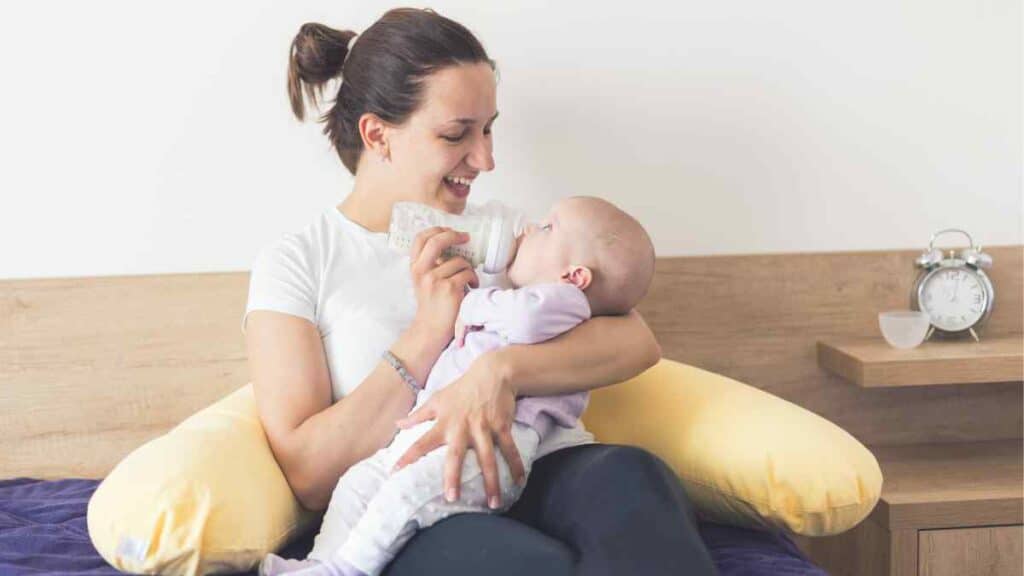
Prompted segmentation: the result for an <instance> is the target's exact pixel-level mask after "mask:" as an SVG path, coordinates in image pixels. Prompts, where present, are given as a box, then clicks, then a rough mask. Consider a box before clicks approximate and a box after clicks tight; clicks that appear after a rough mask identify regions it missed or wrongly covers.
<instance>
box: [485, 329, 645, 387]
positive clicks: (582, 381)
mask: <svg viewBox="0 0 1024 576" xmlns="http://www.w3.org/2000/svg"><path fill="white" fill-rule="evenodd" d="M659 359H661V346H659V345H658V341H657V340H656V339H655V338H654V333H652V332H651V329H650V328H648V327H647V323H646V322H644V319H643V317H641V316H640V313H639V312H637V311H636V310H631V311H630V312H629V314H625V315H622V316H598V317H595V318H591V319H590V320H587V321H586V322H584V323H582V324H580V325H579V326H577V327H576V328H574V329H572V330H570V331H568V332H566V333H564V334H562V335H561V336H558V337H556V338H552V339H551V340H548V341H547V342H542V343H540V344H531V345H529V346H506V347H504V348H501V349H499V350H496V351H494V358H493V359H492V360H493V361H494V363H495V367H496V368H495V369H496V371H497V374H498V377H499V378H500V379H501V380H502V381H503V383H504V384H505V385H506V386H508V387H510V388H511V389H512V390H513V392H514V393H515V394H516V396H545V395H551V394H562V393H568V392H578V391H581V390H590V389H593V388H600V387H602V386H607V385H609V384H614V383H616V382H621V381H623V380H627V379H629V378H632V377H633V376H636V375H637V374H639V373H641V372H643V371H644V370H646V369H648V368H650V367H651V366H654V365H655V364H656V363H657V362H658V360H659Z"/></svg>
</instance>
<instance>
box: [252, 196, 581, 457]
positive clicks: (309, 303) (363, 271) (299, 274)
mask: <svg viewBox="0 0 1024 576" xmlns="http://www.w3.org/2000/svg"><path fill="white" fill-rule="evenodd" d="M477 209H478V208H477V207H476V206H473V205H470V206H468V207H467V208H466V210H467V212H473V211H475V210H477ZM477 274H478V277H479V279H480V283H481V286H487V285H503V286H506V285H507V280H506V279H505V278H504V276H498V275H495V276H490V275H486V274H484V273H483V272H482V270H480V269H478V270H477ZM252 310H274V311H277V312H283V313H286V314H291V315H294V316H298V317H300V318H305V319H306V320H308V321H310V322H311V323H313V325H315V326H316V327H317V330H318V331H319V332H320V338H321V340H322V341H323V346H324V355H325V356H326V358H327V366H328V369H329V370H330V375H331V391H332V399H333V400H334V401H335V402H336V401H338V400H339V399H340V398H342V397H344V396H345V395H347V394H349V393H351V392H352V390H354V389H355V388H356V387H357V386H359V384H360V383H361V382H362V381H363V380H364V379H365V378H366V377H367V375H369V374H370V372H371V371H372V370H373V368H374V367H375V366H376V365H377V363H378V362H379V361H380V357H381V354H382V353H383V352H384V350H386V349H387V348H388V347H389V346H391V344H392V343H394V342H395V340H397V339H398V337H399V336H400V335H401V334H402V332H404V331H405V329H406V328H407V327H408V326H409V325H410V324H411V323H412V320H413V317H414V316H415V315H416V295H415V292H414V291H413V286H412V277H411V276H410V274H409V255H408V254H404V253H399V252H397V251H395V250H392V249H391V248H389V247H388V242H387V234H386V233H384V232H371V231H369V230H367V229H366V228H363V227H362V226H360V225H359V224H356V223H355V222H353V221H352V220H349V219H348V218H347V217H346V216H345V215H344V214H342V213H341V212H340V211H338V209H337V208H336V207H335V206H331V207H329V208H327V209H326V210H324V211H323V212H322V213H321V214H320V215H319V216H318V217H317V218H316V219H315V220H314V221H313V222H312V223H311V224H309V225H308V226H306V227H305V228H304V229H302V231H300V232H297V233H287V234H284V235H283V236H282V237H281V238H279V239H278V240H277V241H276V242H274V243H272V244H270V245H268V246H266V247H264V248H263V249H262V250H261V251H260V253H259V255H258V256H257V258H256V261H255V262H254V263H253V266H252V272H251V274H250V277H249V299H248V302H247V304H246V308H245V315H244V316H243V317H242V333H243V334H244V333H245V320H246V318H247V317H248V315H249V312H250V311H252ZM593 441H594V439H593V436H592V435H591V434H590V433H589V432H587V431H586V430H585V429H584V427H583V424H582V423H580V422H577V424H576V426H575V427H573V428H558V429H557V430H556V431H555V432H553V433H552V434H551V436H550V437H548V438H546V439H545V440H544V442H542V443H541V445H540V447H539V448H538V453H537V457H538V458H539V457H540V456H543V455H545V454H548V453H550V452H553V451H555V450H557V449H559V448H565V447H567V446H574V445H577V444H586V443H590V442H593Z"/></svg>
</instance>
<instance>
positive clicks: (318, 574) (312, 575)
mask: <svg viewBox="0 0 1024 576" xmlns="http://www.w3.org/2000/svg"><path fill="white" fill-rule="evenodd" d="M312 562H314V563H315V564H316V565H315V566H309V567H308V568H303V569H300V570H299V571H297V572H289V574H290V575H291V576H367V575H366V573H365V572H362V571H360V570H359V569H358V568H356V567H355V566H353V565H351V564H349V563H348V562H345V561H344V560H331V561H329V562H324V563H320V562H317V561H315V560H313V561H312Z"/></svg>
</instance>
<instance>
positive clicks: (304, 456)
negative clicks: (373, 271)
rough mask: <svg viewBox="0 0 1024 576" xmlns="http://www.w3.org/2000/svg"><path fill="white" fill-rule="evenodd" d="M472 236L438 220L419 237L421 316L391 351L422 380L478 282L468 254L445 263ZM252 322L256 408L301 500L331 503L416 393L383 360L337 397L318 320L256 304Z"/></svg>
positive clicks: (415, 271) (310, 504)
mask: <svg viewBox="0 0 1024 576" xmlns="http://www.w3.org/2000/svg"><path fill="white" fill-rule="evenodd" d="M467 239H468V236H467V235H466V234H463V233H458V232H455V231H453V230H450V229H443V228H429V229H427V230H424V231H423V232H421V233H420V234H418V235H417V236H416V241H415V242H414V243H413V249H412V253H411V256H412V257H411V270H410V272H411V275H412V278H413V284H414V287H415V290H416V299H417V303H418V307H417V312H416V318H415V319H414V320H413V322H412V325H411V326H410V327H409V328H408V329H407V330H406V331H405V332H404V333H403V334H402V335H401V336H400V337H399V338H398V340H397V341H396V342H395V343H394V344H392V345H391V348H390V350H391V352H392V353H393V354H394V355H395V356H396V357H397V358H398V359H399V360H400V361H401V362H402V364H404V365H405V368H406V370H408V371H409V372H410V373H411V375H412V376H413V378H415V379H416V381H417V382H419V383H420V384H421V385H422V384H423V383H424V382H426V380H427V375H428V374H429V373H430V369H431V367H433V365H434V363H435V362H436V361H437V358H438V356H440V355H441V352H442V351H443V350H444V347H445V346H446V345H447V344H448V342H449V341H450V340H451V339H452V333H453V331H454V327H453V325H454V323H455V316H456V315H457V314H458V311H459V303H460V302H461V301H462V298H463V297H464V296H465V289H466V286H467V285H469V284H471V285H474V286H475V285H477V283H478V282H477V278H476V273H475V272H474V271H473V268H472V266H470V264H469V262H467V261H466V260H465V259H463V258H452V259H450V260H448V261H446V262H444V263H443V264H438V258H439V257H440V255H441V252H442V251H443V250H445V249H446V248H448V247H449V246H451V245H452V244H456V243H459V242H460V241H461V242H465V241H466V240H467ZM246 325H247V330H246V348H247V351H248V358H249V367H250V376H251V379H252V382H253V387H254V389H255V393H256V407H257V409H258V410H259V415H260V421H261V422H262V424H263V429H264V431H265V432H266V435H267V440H268V441H269V443H270V447H271V450H273V452H274V457H275V458H276V459H277V463H278V465H280V466H281V470H282V471H283V472H284V475H285V478H286V479H287V480H288V484H289V486H290V487H291V489H292V492H294V493H295V496H296V497H297V498H298V499H299V502H301V503H302V505H303V506H305V507H306V508H308V509H310V510H323V509H325V508H326V507H327V504H328V502H329V501H330V498H331V494H332V492H333V491H334V486H335V485H336V484H337V482H338V478H339V477H340V476H341V475H342V474H344V473H345V471H346V470H348V469H349V467H350V466H352V465H353V464H355V463H356V462H358V461H359V460H362V459H363V458H366V457H368V456H370V455H372V454H373V453H374V452H375V451H377V450H378V449H380V448H382V447H384V446H385V445H387V443H388V442H389V441H390V440H391V438H392V437H393V436H394V434H395V422H396V421H397V420H398V419H399V418H401V417H403V416H405V415H406V414H407V413H408V412H409V409H410V408H411V407H412V405H413V403H414V402H415V399H416V398H415V394H413V392H412V390H411V389H410V388H409V386H408V385H407V384H406V383H405V382H404V381H403V380H402V378H401V377H400V376H399V375H398V373H397V372H395V370H394V369H392V368H391V366H388V365H387V364H386V363H385V362H384V361H382V360H379V361H378V362H377V365H376V367H375V368H374V369H373V371H371V372H370V374H369V375H368V376H367V377H366V378H365V379H364V380H363V381H362V382H361V383H360V384H359V385H358V386H356V389H355V390H353V391H352V393H351V394H349V395H348V396H346V397H344V398H342V399H341V400H339V401H337V402H335V403H333V404H332V403H331V376H330V371H329V369H328V366H327V359H326V357H325V354H324V348H323V342H322V341H321V339H320V332H319V330H318V329H317V327H316V326H314V325H313V324H312V323H311V322H309V321H308V320H305V319H303V318H298V317H296V316H292V315H289V314H283V313H280V312H273V311H269V310H254V311H253V312H251V313H250V314H249V317H248V319H247V323H246Z"/></svg>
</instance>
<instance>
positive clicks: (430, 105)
mask: <svg viewBox="0 0 1024 576" xmlns="http://www.w3.org/2000/svg"><path fill="white" fill-rule="evenodd" d="M496 92H497V85H496V79H495V76H494V71H493V70H492V69H491V67H490V66H489V65H488V64H486V63H476V64H461V65H458V66H450V67H447V68H444V69H441V70H439V71H437V72H435V73H433V74H431V75H430V76H428V77H427V78H426V79H425V83H424V90H423V101H422V104H421V105H420V108H419V109H418V110H416V111H415V112H413V114H412V115H411V116H410V117H409V120H408V121H407V122H406V123H405V124H404V125H402V126H401V127H398V128H395V129H393V130H392V131H391V133H390V135H389V138H388V145H389V148H390V156H391V165H390V167H391V169H392V170H394V171H395V173H394V176H395V179H396V181H397V182H396V185H398V186H399V187H400V188H401V189H400V190H396V191H395V192H396V194H397V196H398V197H399V198H400V199H403V200H415V201H419V202H423V203H425V204H429V205H431V206H434V207H436V208H440V209H442V210H445V211H447V212H453V213H456V214H459V213H462V211H463V209H465V207H466V199H467V197H468V196H469V193H470V189H471V187H472V181H473V179H474V178H476V177H477V176H478V175H479V174H480V172H488V171H490V170H493V169H494V156H493V155H492V147H491V146H492V144H491V124H492V123H493V122H494V119H495V118H496V117H497V116H498V112H497V101H496ZM452 178H456V179H465V180H464V181H463V183H458V182H452V181H451V179H452ZM466 181H468V184H466V183H465V182H466Z"/></svg>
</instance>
